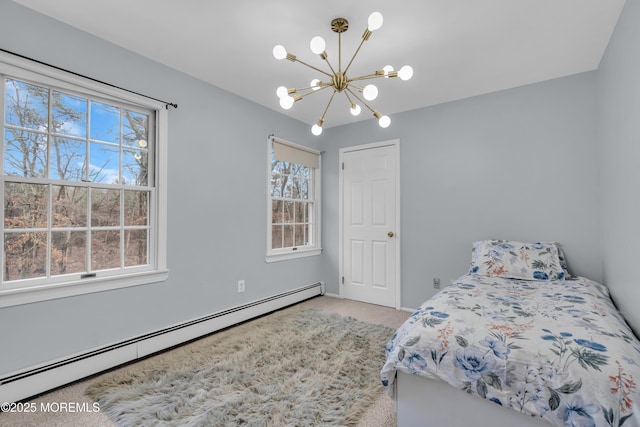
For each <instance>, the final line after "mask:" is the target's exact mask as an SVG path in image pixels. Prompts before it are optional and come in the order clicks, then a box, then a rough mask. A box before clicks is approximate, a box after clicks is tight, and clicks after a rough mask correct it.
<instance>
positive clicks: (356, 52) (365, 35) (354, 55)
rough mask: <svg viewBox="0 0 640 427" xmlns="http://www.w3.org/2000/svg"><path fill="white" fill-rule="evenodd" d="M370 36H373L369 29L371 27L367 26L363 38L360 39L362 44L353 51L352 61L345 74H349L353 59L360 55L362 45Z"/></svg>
mask: <svg viewBox="0 0 640 427" xmlns="http://www.w3.org/2000/svg"><path fill="white" fill-rule="evenodd" d="M370 36H371V31H369V29H368V28H367V29H366V30H365V31H364V34H363V35H362V40H361V41H360V44H359V45H358V48H357V49H356V51H355V52H354V53H353V56H352V57H351V61H349V65H347V68H345V69H344V73H345V74H347V71H349V67H351V63H352V62H353V60H354V59H356V56H357V55H358V52H360V48H361V47H362V45H363V44H364V42H366V41H367V40H369V37H370Z"/></svg>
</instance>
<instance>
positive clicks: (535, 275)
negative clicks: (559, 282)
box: [533, 271, 549, 280]
mask: <svg viewBox="0 0 640 427" xmlns="http://www.w3.org/2000/svg"><path fill="white" fill-rule="evenodd" d="M533 278H534V279H536V280H549V275H548V274H547V273H545V272H544V271H534V272H533Z"/></svg>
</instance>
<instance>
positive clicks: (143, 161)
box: [122, 150, 149, 185]
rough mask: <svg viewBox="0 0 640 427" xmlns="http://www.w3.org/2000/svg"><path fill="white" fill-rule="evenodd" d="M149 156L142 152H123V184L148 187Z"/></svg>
mask: <svg viewBox="0 0 640 427" xmlns="http://www.w3.org/2000/svg"><path fill="white" fill-rule="evenodd" d="M148 173H149V155H148V153H147V152H146V151H142V150H124V151H123V152H122V184H124V185H147V176H148Z"/></svg>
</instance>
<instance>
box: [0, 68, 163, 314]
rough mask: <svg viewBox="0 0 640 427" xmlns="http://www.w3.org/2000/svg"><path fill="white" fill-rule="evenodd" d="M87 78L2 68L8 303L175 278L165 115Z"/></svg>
mask: <svg viewBox="0 0 640 427" xmlns="http://www.w3.org/2000/svg"><path fill="white" fill-rule="evenodd" d="M0 59H3V58H0ZM79 80H80V79H77V78H72V77H70V78H69V80H60V81H58V80H56V79H53V78H51V77H50V76H46V75H40V74H37V73H33V72H29V71H25V70H23V69H20V68H16V67H12V66H11V64H8V63H7V64H6V63H3V62H1V61H0V82H1V87H0V93H1V94H2V98H1V100H2V101H1V103H0V105H2V106H3V113H4V120H3V121H2V122H1V123H0V125H1V126H2V129H1V135H2V139H3V163H2V165H1V166H0V168H1V170H2V174H1V180H2V193H1V194H2V196H1V197H2V201H3V210H2V223H3V233H2V237H1V240H2V247H3V254H4V257H3V259H2V273H1V276H2V281H1V284H0V306H8V305H15V304H19V303H24V302H34V301H39V300H45V299H51V298H58V297H62V296H69V295H77V294H82V293H87V292H95V291H99V290H106V289H113V288H117V287H123V286H130V285H135V284H141V283H149V282H153V281H159V280H160V279H163V278H166V265H165V264H166V261H165V258H164V255H163V254H164V249H163V245H164V243H163V242H164V241H165V240H166V237H165V236H164V234H165V231H164V226H163V225H162V224H164V222H165V220H164V217H165V216H166V213H165V208H163V207H162V206H164V203H163V202H162V200H163V199H164V192H165V191H166V189H165V188H164V185H162V186H161V185H159V181H160V180H159V179H158V174H159V173H160V170H159V169H160V167H159V166H160V165H161V164H162V163H161V162H159V161H158V156H159V155H160V154H159V153H160V152H161V151H163V149H164V148H161V146H163V145H164V143H161V142H160V141H164V139H165V138H166V135H164V134H163V132H161V131H160V129H161V126H160V122H163V121H164V120H166V119H165V118H164V114H160V110H159V109H154V108H151V107H149V106H144V105H140V104H133V103H131V102H130V101H129V100H127V99H126V98H125V99H123V98H114V97H113V95H112V94H103V93H100V92H95V91H93V90H89V89H88V88H86V87H83V86H76V85H75V84H76V83H78V82H79ZM162 172H164V171H162Z"/></svg>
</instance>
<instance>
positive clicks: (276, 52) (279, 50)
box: [273, 44, 287, 61]
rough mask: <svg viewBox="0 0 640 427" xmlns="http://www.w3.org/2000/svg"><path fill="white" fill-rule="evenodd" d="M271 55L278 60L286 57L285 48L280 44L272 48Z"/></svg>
mask: <svg viewBox="0 0 640 427" xmlns="http://www.w3.org/2000/svg"><path fill="white" fill-rule="evenodd" d="M273 57H274V58H276V59H277V60H278V61H279V60H281V59H284V58H286V57H287V49H285V48H284V46H282V45H281V44H279V45H277V46H276V47H274V48H273Z"/></svg>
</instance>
